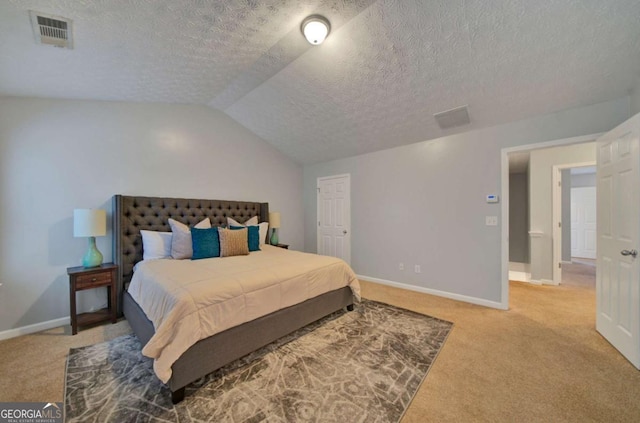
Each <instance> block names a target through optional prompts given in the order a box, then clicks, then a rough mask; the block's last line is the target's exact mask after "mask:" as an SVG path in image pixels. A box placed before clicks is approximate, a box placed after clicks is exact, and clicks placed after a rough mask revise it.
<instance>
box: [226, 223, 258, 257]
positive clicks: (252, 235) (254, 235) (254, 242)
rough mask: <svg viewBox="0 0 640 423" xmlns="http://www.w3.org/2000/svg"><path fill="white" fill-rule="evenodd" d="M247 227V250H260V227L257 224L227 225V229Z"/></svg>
mask: <svg viewBox="0 0 640 423" xmlns="http://www.w3.org/2000/svg"><path fill="white" fill-rule="evenodd" d="M244 228H247V239H248V240H249V251H260V227H259V226H229V229H233V230H236V229H244Z"/></svg>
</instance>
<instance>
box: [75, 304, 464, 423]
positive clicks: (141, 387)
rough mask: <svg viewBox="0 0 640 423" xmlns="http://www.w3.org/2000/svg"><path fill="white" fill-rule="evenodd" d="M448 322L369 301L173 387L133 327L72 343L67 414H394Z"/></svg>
mask: <svg viewBox="0 0 640 423" xmlns="http://www.w3.org/2000/svg"><path fill="white" fill-rule="evenodd" d="M451 327H452V323H450V322H446V321H443V320H439V319H436V318H433V317H429V316H425V315H422V314H418V313H414V312H411V311H408V310H404V309H400V308H397V307H393V306H390V305H386V304H382V303H378V302H373V301H367V300H363V302H362V303H361V304H358V305H356V310H355V311H354V312H342V311H340V312H337V313H334V314H332V315H330V316H327V317H325V318H324V319H322V320H320V321H318V322H316V323H313V324H311V325H309V326H307V327H305V328H302V329H300V330H298V331H296V332H294V333H293V334H291V335H289V336H286V337H284V338H282V339H280V340H278V341H276V342H274V343H272V344H270V345H267V346H266V347H264V348H261V349H260V350H258V351H256V352H254V353H252V354H250V355H248V356H246V357H244V358H242V359H240V360H237V361H235V362H233V363H231V364H229V365H227V366H225V367H223V368H221V369H219V370H217V371H216V372H214V373H212V374H210V375H208V376H206V377H204V378H202V379H200V380H199V381H197V382H195V383H193V384H191V385H189V386H188V387H187V389H186V397H185V400H184V401H182V402H181V403H180V404H177V405H176V406H174V405H172V404H171V394H170V391H169V389H168V388H167V387H166V386H165V385H164V384H162V383H161V382H160V381H159V380H158V379H157V378H156V376H155V375H154V373H153V367H152V361H151V360H150V359H148V358H146V357H143V356H142V354H141V353H140V348H141V347H140V342H139V341H138V339H137V338H136V337H135V335H126V336H122V337H119V338H116V339H114V340H112V341H109V342H104V343H101V344H97V345H92V346H88V347H83V348H77V349H72V350H71V351H70V352H69V358H68V361H67V374H66V387H65V411H66V420H65V421H67V422H86V421H94V422H134V421H135V422H143V421H144V422H261V421H265V422H340V423H343V422H398V421H399V420H400V419H401V418H402V416H403V415H404V412H405V410H406V409H407V407H408V406H409V403H410V402H411V400H412V399H413V396H414V395H415V393H416V392H417V390H418V388H419V387H420V384H421V383H422V381H423V380H424V378H425V376H426V375H427V372H428V371H429V367H430V366H431V364H433V362H434V360H435V358H436V356H437V355H438V352H439V351H440V348H442V345H443V344H444V342H445V340H446V338H447V336H448V334H449V331H450V330H451Z"/></svg>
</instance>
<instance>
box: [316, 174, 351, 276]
mask: <svg viewBox="0 0 640 423" xmlns="http://www.w3.org/2000/svg"><path fill="white" fill-rule="evenodd" d="M340 178H346V179H347V186H348V189H349V207H348V211H349V219H348V220H349V221H348V222H347V226H348V228H349V253H348V256H347V257H348V259H349V260H345V262H347V264H349V265H351V240H352V239H353V238H352V237H351V174H350V173H342V174H339V175H331V176H320V177H318V178H317V179H316V223H317V224H316V252H317V253H318V254H319V253H320V250H321V248H320V246H321V245H320V242H321V236H320V201H319V200H320V182H322V181H328V180H330V179H340Z"/></svg>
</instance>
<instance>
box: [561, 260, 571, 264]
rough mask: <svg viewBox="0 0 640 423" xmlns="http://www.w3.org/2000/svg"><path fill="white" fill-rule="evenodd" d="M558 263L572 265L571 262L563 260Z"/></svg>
mask: <svg viewBox="0 0 640 423" xmlns="http://www.w3.org/2000/svg"><path fill="white" fill-rule="evenodd" d="M560 263H562V264H573V262H572V261H564V260H562V261H561V262H560Z"/></svg>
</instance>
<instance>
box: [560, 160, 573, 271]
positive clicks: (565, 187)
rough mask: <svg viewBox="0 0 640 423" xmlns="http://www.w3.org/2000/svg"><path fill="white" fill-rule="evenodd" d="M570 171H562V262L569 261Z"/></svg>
mask: <svg viewBox="0 0 640 423" xmlns="http://www.w3.org/2000/svg"><path fill="white" fill-rule="evenodd" d="M571 183H572V181H571V169H565V170H563V171H562V201H561V202H562V204H561V207H562V216H561V218H560V221H561V222H562V261H571Z"/></svg>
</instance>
